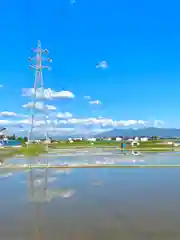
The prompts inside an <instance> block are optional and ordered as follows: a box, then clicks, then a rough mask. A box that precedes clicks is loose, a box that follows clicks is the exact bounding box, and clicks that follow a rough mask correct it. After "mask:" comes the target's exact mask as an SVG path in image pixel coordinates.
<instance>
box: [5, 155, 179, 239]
mask: <svg viewBox="0 0 180 240" xmlns="http://www.w3.org/2000/svg"><path fill="white" fill-rule="evenodd" d="M133 160H135V162H134V163H133ZM24 161H28V162H29V164H34V163H36V164H39V165H42V164H43V163H44V162H45V163H46V164H50V163H51V164H52V162H56V163H58V162H59V163H61V164H62V163H64V162H67V163H69V164H71V163H73V162H75V163H83V162H86V163H92V162H93V163H97V162H98V161H99V162H100V163H103V162H104V163H109V162H111V164H112V162H113V163H114V164H117V165H118V164H130V165H132V164H139V163H140V162H141V164H150V163H154V164H158V163H159V162H161V164H164V162H165V163H170V162H172V163H175V162H178V161H179V162H180V157H172V156H170V155H166V154H164V155H163V156H161V155H159V154H154V153H152V154H143V153H141V154H140V155H133V156H132V154H131V153H127V154H125V155H122V154H121V155H118V154H115V155H113V154H111V155H110V154H109V155H106V156H104V155H103V154H102V156H101V155H98V156H94V155H93V156H91V155H90V154H89V155H87V156H84V157H82V156H81V157H77V156H76V155H75V154H74V156H73V157H66V156H65V157H61V158H60V157H58V158H47V159H44V158H36V159H32V160H31V161H30V159H24ZM97 164H98V163H97ZM0 170H1V171H2V172H4V174H5V169H0ZM179 171H180V170H179V169H128V168H127V169H118V168H113V169H108V168H100V169H73V170H72V169H70V168H67V169H59V170H57V169H47V168H45V169H43V168H42V169H37V168H34V169H31V170H30V171H28V172H26V173H23V174H21V175H18V177H17V178H14V177H13V178H9V180H8V181H6V180H5V181H0V189H2V191H0V198H1V209H0V234H1V236H2V239H4V240H6V239H8V240H14V239H23V240H24V239H27V240H35V239H39V240H41V239H43V240H49V239H62V240H69V239H72V240H84V239H86V240H99V239H103V240H109V239H113V240H119V239H123V240H144V239H153V240H160V239H163V240H169V239H172V240H179V239H180V231H179V226H180V208H179V200H180V189H179V187H178V186H179V185H178V182H180V174H179ZM9 172H10V169H7V172H6V173H9ZM15 173H16V172H15ZM25 181H26V183H27V185H26V184H19V183H20V182H24V183H25ZM27 190H28V191H27Z"/></svg>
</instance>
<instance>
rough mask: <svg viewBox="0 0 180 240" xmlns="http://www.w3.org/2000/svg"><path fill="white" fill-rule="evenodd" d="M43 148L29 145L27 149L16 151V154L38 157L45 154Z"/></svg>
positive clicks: (40, 145) (38, 145)
mask: <svg viewBox="0 0 180 240" xmlns="http://www.w3.org/2000/svg"><path fill="white" fill-rule="evenodd" d="M46 152H47V151H46V149H45V146H44V145H42V144H31V145H29V146H27V147H22V148H20V149H18V150H17V153H16V154H23V155H24V156H38V155H40V154H42V153H46Z"/></svg>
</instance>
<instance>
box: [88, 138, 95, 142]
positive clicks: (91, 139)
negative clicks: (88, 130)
mask: <svg viewBox="0 0 180 240" xmlns="http://www.w3.org/2000/svg"><path fill="white" fill-rule="evenodd" d="M87 140H88V141H89V142H95V141H96V138H88V139H87Z"/></svg>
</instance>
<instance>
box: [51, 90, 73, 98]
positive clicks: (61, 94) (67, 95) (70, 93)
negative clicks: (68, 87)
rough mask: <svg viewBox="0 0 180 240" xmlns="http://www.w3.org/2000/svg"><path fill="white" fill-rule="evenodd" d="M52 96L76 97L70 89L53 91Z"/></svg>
mask: <svg viewBox="0 0 180 240" xmlns="http://www.w3.org/2000/svg"><path fill="white" fill-rule="evenodd" d="M51 97H52V98H74V97H75V96H74V94H73V93H72V92H70V91H60V92H56V91H52V92H51Z"/></svg>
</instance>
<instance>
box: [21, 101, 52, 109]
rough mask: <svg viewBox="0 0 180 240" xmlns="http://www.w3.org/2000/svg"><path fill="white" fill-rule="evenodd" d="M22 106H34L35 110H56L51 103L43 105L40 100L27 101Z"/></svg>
mask: <svg viewBox="0 0 180 240" xmlns="http://www.w3.org/2000/svg"><path fill="white" fill-rule="evenodd" d="M23 107H24V108H35V109H37V110H56V107H55V106H53V105H44V104H43V103H42V102H36V103H35V104H34V103H33V102H29V103H27V104H24V105H23Z"/></svg>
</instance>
